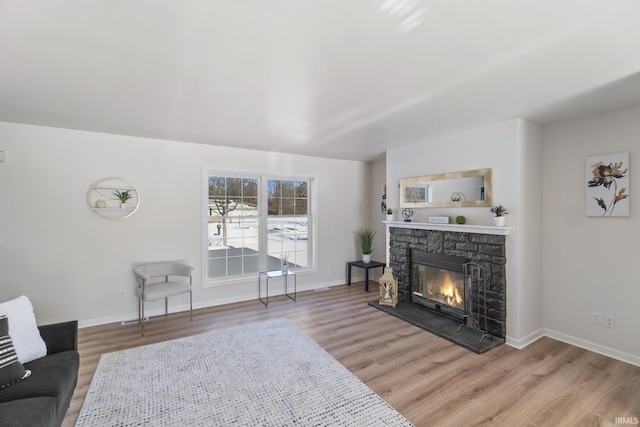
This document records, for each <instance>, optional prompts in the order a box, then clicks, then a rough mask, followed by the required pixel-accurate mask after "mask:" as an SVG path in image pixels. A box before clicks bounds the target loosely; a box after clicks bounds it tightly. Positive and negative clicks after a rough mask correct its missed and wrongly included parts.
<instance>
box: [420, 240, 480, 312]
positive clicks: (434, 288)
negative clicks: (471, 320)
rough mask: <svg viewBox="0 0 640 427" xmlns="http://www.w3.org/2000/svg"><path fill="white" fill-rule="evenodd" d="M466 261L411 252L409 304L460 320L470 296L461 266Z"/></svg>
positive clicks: (421, 252) (440, 255) (466, 279)
mask: <svg viewBox="0 0 640 427" xmlns="http://www.w3.org/2000/svg"><path fill="white" fill-rule="evenodd" d="M469 261H470V260H469V259H467V258H462V257H456V256H450V255H442V254H434V253H429V252H423V251H419V250H415V249H414V250H412V251H411V301H410V302H412V303H414V304H418V305H420V306H423V307H426V308H428V309H431V310H434V311H436V312H438V313H441V314H443V315H445V316H449V317H452V318H454V319H457V320H461V321H464V320H465V318H466V314H467V313H468V311H469V310H468V308H469V303H470V299H471V296H470V295H469V293H470V291H469V289H470V288H469V284H468V280H469V277H468V276H466V275H465V272H464V266H465V264H467V263H468V262H469Z"/></svg>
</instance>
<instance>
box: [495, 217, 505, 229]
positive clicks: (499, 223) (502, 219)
mask: <svg viewBox="0 0 640 427" xmlns="http://www.w3.org/2000/svg"><path fill="white" fill-rule="evenodd" d="M506 221H507V217H506V216H494V217H493V224H494V225H495V226H496V227H504V223H505V222H506Z"/></svg>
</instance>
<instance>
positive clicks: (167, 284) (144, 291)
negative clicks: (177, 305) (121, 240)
mask: <svg viewBox="0 0 640 427" xmlns="http://www.w3.org/2000/svg"><path fill="white" fill-rule="evenodd" d="M192 272H193V267H191V266H188V265H185V264H182V263H180V262H175V261H164V262H153V263H150V264H144V265H139V266H137V267H135V268H134V269H133V273H134V274H135V275H136V281H137V282H138V287H137V288H136V296H137V297H138V321H139V322H140V324H141V325H142V335H144V318H145V316H144V303H145V301H153V300H157V299H160V298H164V314H165V316H166V315H167V314H168V312H169V297H170V296H173V295H179V294H183V293H186V292H189V317H190V319H191V321H193V297H192V292H191V289H192V278H191V273H192ZM158 278H163V280H161V281H160V280H157V279H158ZM187 278H188V280H187Z"/></svg>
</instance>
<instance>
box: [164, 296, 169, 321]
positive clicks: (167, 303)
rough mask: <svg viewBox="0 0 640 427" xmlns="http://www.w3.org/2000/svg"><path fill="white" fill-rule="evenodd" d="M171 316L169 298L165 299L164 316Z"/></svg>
mask: <svg viewBox="0 0 640 427" xmlns="http://www.w3.org/2000/svg"><path fill="white" fill-rule="evenodd" d="M168 314H169V297H166V298H165V299H164V315H165V317H166V316H167V315H168Z"/></svg>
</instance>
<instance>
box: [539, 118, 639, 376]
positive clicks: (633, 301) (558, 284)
mask: <svg viewBox="0 0 640 427" xmlns="http://www.w3.org/2000/svg"><path fill="white" fill-rule="evenodd" d="M638 117H640V106H638V107H635V108H628V109H623V110H618V111H613V112H610V113H606V114H599V115H594V116H590V117H585V118H581V119H577V120H571V121H566V122H563V123H558V124H555V125H551V126H547V127H545V128H544V129H543V141H544V143H543V158H544V169H543V174H542V176H543V188H544V199H543V211H542V212H543V224H544V227H543V233H544V255H543V261H544V272H543V278H544V326H545V328H546V329H547V330H548V334H549V335H551V336H554V337H556V338H559V339H563V340H565V341H568V342H572V343H574V344H577V345H579V346H582V347H587V348H591V349H593V350H596V351H600V352H603V353H605V354H609V355H613V356H614V357H618V358H621V359H623V360H627V361H630V362H631V363H635V364H636V365H640V339H638V336H639V335H638V329H637V327H638V325H640V310H639V309H638V306H639V305H638V304H639V301H640V286H639V284H640V283H639V282H640V278H639V275H638V266H637V263H638V254H640V234H639V230H640V204H639V202H638V200H639V199H640V197H638V194H639V193H638V191H639V190H640V168H636V167H637V166H638V165H639V164H640V163H639V162H638V158H640V148H639V147H640V121H639V120H638ZM623 151H628V152H630V167H631V170H630V179H631V181H630V185H629V187H630V190H629V192H630V198H629V199H628V200H629V203H630V211H631V216H629V217H624V218H615V217H614V218H602V217H587V216H586V215H585V187H586V182H585V178H584V176H585V175H584V167H585V157H588V156H592V155H599V154H610V153H617V152H623ZM593 311H596V312H599V313H602V315H603V316H604V315H605V314H610V315H613V316H615V329H608V328H605V327H603V326H598V325H593V324H592V323H591V313H592V312H593Z"/></svg>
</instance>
